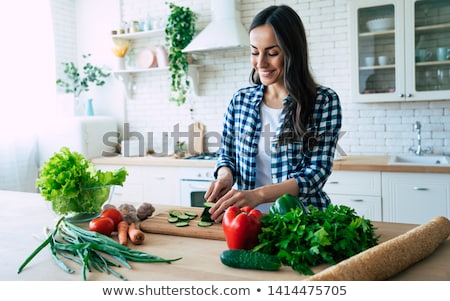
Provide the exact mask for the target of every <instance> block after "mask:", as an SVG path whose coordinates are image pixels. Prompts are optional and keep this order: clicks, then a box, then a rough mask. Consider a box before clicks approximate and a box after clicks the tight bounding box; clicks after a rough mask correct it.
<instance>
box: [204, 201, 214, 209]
mask: <svg viewBox="0 0 450 301" xmlns="http://www.w3.org/2000/svg"><path fill="white" fill-rule="evenodd" d="M215 204H216V203H214V202H204V203H203V207H206V208H211V207H214V205H215Z"/></svg>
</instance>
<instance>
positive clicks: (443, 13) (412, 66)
mask: <svg viewBox="0 0 450 301" xmlns="http://www.w3.org/2000/svg"><path fill="white" fill-rule="evenodd" d="M405 22H406V23H405V42H406V49H407V51H408V52H407V53H406V54H407V55H405V59H406V60H407V61H406V76H407V77H408V78H407V81H406V91H407V92H406V93H408V94H412V97H411V98H410V99H409V100H433V99H449V95H450V50H449V48H450V1H448V0H416V1H407V5H406V11H405Z"/></svg>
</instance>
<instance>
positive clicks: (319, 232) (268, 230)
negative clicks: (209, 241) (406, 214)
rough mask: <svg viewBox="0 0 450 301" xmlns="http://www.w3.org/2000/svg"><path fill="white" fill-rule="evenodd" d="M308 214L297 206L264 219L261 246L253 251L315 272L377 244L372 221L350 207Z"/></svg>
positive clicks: (262, 219) (314, 210)
mask: <svg viewBox="0 0 450 301" xmlns="http://www.w3.org/2000/svg"><path fill="white" fill-rule="evenodd" d="M309 210H310V213H309V214H307V213H305V211H303V210H302V209H301V208H295V209H292V210H291V211H289V212H287V213H286V214H281V213H273V214H268V215H264V216H263V217H262V218H261V222H262V224H263V227H262V233H261V234H260V235H259V237H258V238H259V245H258V246H256V247H255V248H254V249H253V250H255V251H260V252H263V253H267V254H272V255H276V256H277V257H278V258H279V259H280V260H281V262H282V263H283V264H284V265H287V266H291V267H292V269H293V270H295V271H297V272H299V273H301V274H305V275H312V274H313V272H312V270H311V267H313V266H317V265H319V264H322V263H328V264H335V263H337V262H340V261H342V260H344V259H346V258H348V257H351V256H353V255H355V254H357V253H360V252H361V251H364V250H366V249H368V248H370V247H372V246H375V245H376V244H377V243H378V236H376V235H375V231H374V230H375V227H374V226H373V225H372V223H371V221H370V220H368V219H364V218H363V217H359V216H358V215H356V213H355V211H354V209H352V208H349V207H347V206H338V205H330V206H329V207H328V208H327V209H326V210H324V211H321V210H319V209H317V208H314V207H312V206H310V207H309Z"/></svg>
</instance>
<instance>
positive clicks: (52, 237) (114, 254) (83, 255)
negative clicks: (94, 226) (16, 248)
mask: <svg viewBox="0 0 450 301" xmlns="http://www.w3.org/2000/svg"><path fill="white" fill-rule="evenodd" d="M48 245H49V246H50V251H51V254H52V257H53V259H54V260H55V262H56V264H57V265H58V266H59V267H60V268H61V269H62V270H63V271H65V272H67V273H70V274H72V273H74V270H72V269H70V268H69V267H68V266H67V265H66V264H65V263H64V261H63V258H65V259H67V260H71V261H73V262H75V263H77V264H79V265H81V267H82V276H83V280H87V272H91V271H92V269H95V270H97V271H99V272H105V273H108V274H112V275H114V276H116V277H117V278H119V279H121V280H127V279H126V278H125V277H124V276H122V275H121V274H120V273H118V272H117V271H115V270H114V269H113V267H121V266H125V267H127V268H129V269H131V266H130V264H129V261H132V262H146V263H154V262H163V263H171V262H172V261H176V260H179V259H181V258H176V259H164V258H161V257H159V256H155V255H152V254H148V253H145V252H141V251H137V250H133V249H130V248H129V247H127V246H123V245H121V244H120V243H118V242H116V241H115V240H114V239H112V238H110V237H108V236H105V235H103V234H100V233H97V232H93V231H88V230H85V229H82V228H80V227H78V226H75V225H74V224H71V223H70V222H67V221H65V220H64V218H61V219H60V220H59V221H58V223H57V224H56V227H55V229H54V230H53V231H52V232H51V233H50V234H49V235H48V237H47V239H46V240H45V241H44V242H43V243H42V244H41V245H39V246H38V247H37V248H36V249H35V250H34V251H33V252H32V253H31V254H30V256H28V258H26V259H25V261H24V262H23V263H22V265H21V266H20V267H19V269H18V271H17V273H20V272H22V270H23V269H24V268H25V267H26V265H27V264H28V263H29V262H30V261H31V260H32V259H33V258H34V257H35V256H36V255H37V254H38V253H39V252H40V251H41V250H43V249H44V248H45V247H46V246H48Z"/></svg>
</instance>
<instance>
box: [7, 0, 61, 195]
mask: <svg viewBox="0 0 450 301" xmlns="http://www.w3.org/2000/svg"><path fill="white" fill-rule="evenodd" d="M12 25H13V26H12ZM0 28H2V29H7V30H2V41H3V42H2V47H1V48H0V60H1V62H2V63H1V68H0V78H1V81H2V91H1V92H2V108H1V110H0V129H1V135H2V140H3V142H2V143H1V144H0V166H1V168H0V189H6V190H20V191H34V181H35V179H36V176H37V160H36V158H37V151H38V149H37V141H36V130H37V128H38V126H39V125H42V124H43V123H44V122H45V120H47V119H48V116H50V114H55V85H54V83H55V62H54V57H55V55H54V51H55V50H54V43H53V29H52V18H51V10H50V1H49V0H36V1H29V0H17V1H10V3H8V5H7V6H3V8H2V10H1V11H0Z"/></svg>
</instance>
